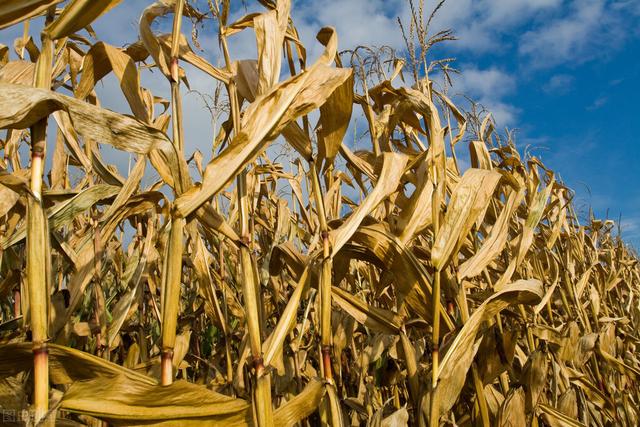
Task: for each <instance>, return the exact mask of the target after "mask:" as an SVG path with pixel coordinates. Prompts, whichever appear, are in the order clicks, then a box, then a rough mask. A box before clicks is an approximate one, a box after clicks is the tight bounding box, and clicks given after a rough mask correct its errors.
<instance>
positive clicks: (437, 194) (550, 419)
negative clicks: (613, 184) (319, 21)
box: [0, 0, 640, 427]
mask: <svg viewBox="0 0 640 427" xmlns="http://www.w3.org/2000/svg"><path fill="white" fill-rule="evenodd" d="M119 3H120V1H119V0H100V1H97V0H69V1H62V0H5V1H3V2H2V3H1V4H0V28H7V27H10V26H21V27H22V28H23V36H22V37H21V38H18V39H17V40H16V41H15V43H14V46H13V49H10V48H9V47H8V46H4V45H0V129H2V133H0V138H2V139H1V140H0V143H1V145H0V150H1V153H2V154H3V156H2V158H0V243H1V246H0V248H1V249H0V297H1V303H0V304H1V305H0V306H1V316H2V318H1V320H2V323H1V324H0V340H1V345H0V406H1V407H0V410H2V416H3V422H4V423H5V424H7V425H25V424H26V425H68V426H75V425H90V426H107V425H113V426H120V425H127V426H142V425H144V426H148V425H160V426H191V425H194V426H196V425H198V426H199V425H229V426H235V425H238V426H239V425H255V426H260V427H263V426H277V427H281V426H311V425H313V426H315V425H330V426H361V425H362V426H375V427H381V426H405V425H416V426H430V427H435V426H441V425H444V426H449V425H451V426H454V425H458V426H468V425H482V426H485V427H486V426H529V425H532V426H552V427H556V426H582V425H594V426H613V425H628V426H635V425H638V423H639V422H640V421H639V420H638V417H639V414H638V407H639V405H640V387H639V386H638V382H637V381H638V377H639V376H640V360H639V358H638V354H639V353H638V346H639V345H640V338H639V337H640V299H639V298H640V267H639V265H638V257H637V255H636V253H635V252H634V251H633V250H632V249H630V248H629V247H628V246H626V245H625V243H624V242H623V241H622V240H621V239H620V237H619V233H618V234H616V232H615V231H616V227H615V225H614V224H613V222H612V221H608V220H607V221H601V220H596V219H595V218H593V217H591V216H590V217H589V218H588V220H587V221H582V222H583V223H580V221H579V219H578V215H577V213H576V209H575V207H574V204H573V203H572V200H573V192H572V191H571V190H570V189H568V188H567V187H566V186H565V185H564V184H563V183H562V182H561V181H560V179H559V178H557V177H556V174H555V173H554V171H552V170H549V169H548V168H546V167H545V166H544V165H543V163H542V162H541V161H540V160H539V159H538V158H536V157H534V156H530V155H526V156H524V155H522V154H521V153H520V152H519V151H518V150H517V149H516V147H515V143H514V141H513V140H512V138H511V135H510V134H508V133H507V134H506V135H505V134H503V133H501V132H500V131H498V130H497V127H496V124H495V123H494V121H493V119H492V117H491V115H490V114H487V113H485V112H483V111H478V110H476V109H475V108H473V109H472V111H469V112H464V111H463V110H462V109H460V108H458V107H456V105H454V103H453V102H452V100H451V99H450V98H449V97H448V95H447V90H446V89H447V85H446V81H447V79H448V78H449V77H448V73H449V72H450V71H451V68H450V67H449V63H450V60H448V59H445V60H431V58H430V53H429V55H428V52H429V49H430V48H431V47H432V46H433V45H434V44H436V43H440V42H445V41H448V40H450V39H452V38H453V36H452V33H451V32H450V31H440V32H437V33H435V34H433V35H432V34H430V31H429V23H430V22H431V18H432V16H433V15H428V14H425V5H424V4H423V1H420V2H419V4H418V5H414V4H413V2H411V6H412V11H413V17H412V20H411V22H402V23H401V24H400V28H399V31H402V34H403V36H404V39H405V41H406V44H407V52H408V53H407V54H406V55H398V54H396V53H394V52H392V51H391V50H389V49H380V50H375V49H372V48H365V47H358V48H357V49H354V50H350V51H339V50H338V34H336V32H335V31H334V29H333V28H330V27H326V28H318V29H316V30H317V41H316V43H318V46H320V47H321V53H320V55H319V56H318V57H317V58H310V57H307V50H306V48H305V46H304V45H303V44H302V42H301V41H300V37H299V34H298V32H297V30H296V27H295V23H294V22H293V21H292V19H291V10H290V9H291V2H290V0H260V1H259V2H255V3H253V2H250V3H249V4H248V5H246V7H247V8H248V10H247V14H246V15H244V16H243V17H241V18H240V19H238V20H235V21H232V20H231V19H230V16H231V15H232V13H231V11H232V5H231V4H230V1H229V0H209V1H208V2H199V3H198V5H197V7H196V5H195V4H193V5H192V4H189V2H188V1H186V0H160V1H157V2H155V3H152V2H151V1H150V2H149V6H148V7H147V8H146V9H145V10H144V12H143V14H142V16H141V17H140V18H139V34H138V36H139V38H138V39H135V40H131V41H130V42H131V44H129V45H127V46H126V47H117V46H113V45H110V44H108V43H105V42H104V41H100V40H99V39H97V36H96V34H95V32H94V31H93V29H92V27H91V24H92V22H93V21H95V20H97V19H100V17H101V16H102V15H103V14H104V13H107V12H109V13H110V14H118V8H117V6H118V4H119ZM414 6H415V7H414ZM234 7H236V6H235V5H234ZM111 9H113V11H111ZM436 11H437V8H436ZM35 20H39V21H41V22H44V26H43V30H42V31H41V32H40V33H39V34H36V33H35V32H34V31H33V30H32V29H31V27H30V25H29V24H30V22H32V21H35ZM162 20H166V22H167V23H168V24H171V23H172V26H171V27H170V31H169V32H167V33H164V34H160V33H159V32H158V31H157V30H158V23H159V22H161V21H162ZM189 22H199V23H201V24H202V25H205V26H209V27H210V28H214V29H215V31H216V32H217V37H218V38H217V42H218V43H217V46H208V47H207V46H203V47H204V48H216V49H218V50H219V57H218V58H217V60H216V61H217V62H215V63H216V65H213V64H212V63H211V62H210V61H208V60H206V59H205V57H204V56H203V55H200V54H199V53H198V52H199V46H197V45H198V41H197V37H196V36H195V35H193V32H191V33H192V35H191V36H190V35H189V32H190V29H189V28H185V27H186V26H187V25H185V23H189ZM243 31H244V32H251V33H253V34H255V46H256V48H257V59H256V58H250V59H246V58H232V57H231V54H230V49H229V40H231V39H232V38H234V37H237V34H238V33H240V32H243ZM143 69H145V70H148V69H152V70H153V72H155V73H160V75H161V76H164V77H166V87H167V88H168V90H170V94H171V96H170V99H165V98H162V97H160V96H157V95H154V94H153V93H152V92H151V91H150V90H149V89H148V88H146V87H145V82H144V81H143V80H144V79H142V78H141V76H142V75H143V72H142V71H143ZM187 69H189V70H192V69H198V70H200V72H203V73H205V74H206V75H207V76H208V78H209V79H210V87H211V92H212V93H213V92H214V91H216V94H217V96H218V98H219V99H221V100H223V101H224V102H220V103H219V104H218V105H217V106H216V108H217V109H218V110H217V111H216V114H218V116H219V118H220V119H219V123H220V125H219V126H218V128H217V129H216V134H215V135H213V137H212V138H211V144H210V145H211V151H210V152H209V153H205V154H202V153H200V152H199V151H194V149H193V147H189V146H187V145H188V144H185V137H184V114H183V111H182V105H181V104H182V99H183V96H184V94H185V92H186V91H187V90H188V86H187V85H188V76H187V73H186V71H185V70H187ZM109 75H111V76H112V78H115V79H117V81H118V82H119V85H120V86H119V87H120V89H121V90H122V94H123V96H124V98H125V99H126V102H127V104H128V107H129V109H128V110H126V111H120V112H114V111H111V110H108V109H106V108H104V107H102V106H101V102H100V99H99V96H98V94H97V91H96V86H97V85H98V84H99V83H100V82H101V80H102V79H104V78H106V77H107V76H109ZM436 79H440V80H442V81H444V82H445V84H444V85H442V84H436ZM440 80H438V81H440ZM356 116H358V117H362V119H361V120H360V122H359V123H358V127H359V128H360V131H362V130H363V128H364V136H363V137H362V138H360V139H359V140H358V141H357V144H356V145H357V148H356V145H354V142H355V141H354V136H353V135H354V133H353V132H354V131H353V130H352V129H353V126H354V125H353V123H354V120H355V117H356ZM363 123H364V125H363ZM203 138H205V136H203ZM109 146H110V147H109ZM107 149H109V150H113V149H115V150H120V151H122V152H125V153H128V155H129V156H130V158H131V164H130V165H129V167H128V170H127V173H126V174H122V170H121V169H118V168H117V167H114V166H112V165H109V164H107V161H106V160H105V154H104V153H105V150H107ZM283 153H284V154H283ZM467 156H468V157H469V158H470V159H471V160H470V162H471V165H470V167H467V166H466V165H465V164H464V163H465V162H463V161H461V160H460V159H462V158H463V157H464V158H466V157H467ZM207 161H208V163H207ZM149 174H151V175H152V176H153V179H152V180H151V181H152V182H150V183H145V182H146V180H145V179H143V177H145V176H149Z"/></svg>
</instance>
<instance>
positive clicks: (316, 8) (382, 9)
mask: <svg viewBox="0 0 640 427" xmlns="http://www.w3.org/2000/svg"><path fill="white" fill-rule="evenodd" d="M407 11H408V7H407V2H406V1H405V0H388V1H384V0H344V1H335V2H330V1H324V2H318V1H315V2H307V1H295V2H294V3H293V5H292V18H293V21H294V23H295V25H296V28H297V29H298V32H299V33H300V38H301V40H302V42H303V43H304V45H305V46H306V47H307V49H309V51H310V53H311V58H315V56H316V55H318V54H319V52H321V50H322V46H321V45H320V44H319V43H318V42H317V41H316V39H315V36H316V34H317V32H318V30H320V28H322V27H324V26H332V27H334V28H335V29H336V30H337V33H338V48H339V50H345V49H353V48H355V47H357V46H358V45H368V46H382V45H388V46H391V47H393V48H395V49H402V48H404V41H403V39H402V34H401V33H400V29H399V27H398V22H397V17H398V16H400V17H402V18H403V19H404V18H406V17H407V16H408V12H407Z"/></svg>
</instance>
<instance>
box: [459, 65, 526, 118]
mask: <svg viewBox="0 0 640 427" xmlns="http://www.w3.org/2000/svg"><path fill="white" fill-rule="evenodd" d="M516 87H517V85H516V79H515V78H514V77H513V76H512V75H511V74H509V73H507V72H505V71H503V70H500V69H498V68H496V67H491V68H487V69H479V68H477V67H475V66H473V65H463V66H462V67H461V74H459V75H456V76H454V78H453V92H454V93H456V94H459V95H466V96H469V97H471V98H472V99H473V100H475V101H476V102H479V103H480V104H482V105H483V106H484V107H486V108H487V109H488V110H489V111H490V112H491V113H492V114H493V117H494V119H495V120H496V123H497V124H498V125H499V126H507V125H513V124H514V123H515V121H516V118H517V115H518V111H519V110H518V109H517V108H516V107H514V106H513V105H511V104H509V103H508V102H506V101H505V97H507V96H509V95H511V94H513V93H514V92H515V90H516Z"/></svg>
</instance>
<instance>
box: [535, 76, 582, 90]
mask: <svg viewBox="0 0 640 427" xmlns="http://www.w3.org/2000/svg"><path fill="white" fill-rule="evenodd" d="M573 81H574V78H573V76H572V75H569V74H555V75H553V76H551V78H550V79H549V81H547V83H545V84H544V85H542V90H543V91H545V92H546V93H548V94H555V95H563V94H565V93H568V92H569V91H571V89H572V85H573Z"/></svg>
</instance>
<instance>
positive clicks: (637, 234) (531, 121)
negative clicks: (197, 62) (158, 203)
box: [0, 0, 640, 248]
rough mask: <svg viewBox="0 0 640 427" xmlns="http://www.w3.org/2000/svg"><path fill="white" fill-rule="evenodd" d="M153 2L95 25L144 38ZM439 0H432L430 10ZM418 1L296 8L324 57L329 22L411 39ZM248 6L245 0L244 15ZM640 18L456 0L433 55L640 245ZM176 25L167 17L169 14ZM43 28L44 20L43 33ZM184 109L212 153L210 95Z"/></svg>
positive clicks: (244, 44) (346, 42) (352, 33)
mask: <svg viewBox="0 0 640 427" xmlns="http://www.w3.org/2000/svg"><path fill="white" fill-rule="evenodd" d="M414 1H415V3H416V4H417V3H418V1H419V0H414ZM150 3H151V2H150V1H146V0H125V1H123V2H122V4H121V5H120V6H118V7H117V8H116V9H114V10H113V11H111V12H110V13H108V14H107V15H105V16H104V17H103V18H101V19H100V20H99V21H98V22H97V23H96V25H95V26H94V27H95V30H96V32H97V33H98V35H99V37H100V38H101V39H104V40H106V41H108V42H110V43H112V44H115V45H123V44H124V43H130V42H132V41H134V40H135V39H136V38H137V20H138V17H139V16H140V12H141V11H142V9H143V8H144V7H145V6H146V5H148V4H150ZM200 3H204V4H206V2H202V1H200V2H199V4H200ZM236 3H237V4H238V3H240V2H239V1H237V2H236ZM246 3H247V4H248V6H249V10H250V11H256V10H260V8H261V6H259V5H257V4H255V3H257V2H255V3H254V2H253V1H252V0H246ZM435 3H436V2H435V1H433V0H431V1H426V4H427V9H428V10H431V9H432V8H433V7H434V6H435ZM409 12H410V9H409V6H408V2H407V1H405V0H386V1H385V0H341V1H338V0H325V1H309V0H297V1H296V0H293V11H292V16H293V19H294V23H295V24H296V26H297V28H298V31H299V33H300V37H301V39H302V40H303V42H304V43H305V45H306V46H307V47H308V49H309V56H310V58H311V60H313V58H315V57H316V56H317V54H318V53H319V52H320V50H321V46H319V45H318V43H317V42H316V41H315V34H316V32H317V30H318V29H319V28H320V27H322V26H325V25H332V26H334V27H336V29H337V30H338V34H339V40H340V41H339V44H340V49H348V48H352V47H355V46H357V45H359V44H365V45H376V46H380V45H389V46H391V47H393V48H395V49H398V50H402V49H404V42H403V39H402V36H401V34H400V31H399V29H398V25H397V17H400V18H401V19H402V20H403V21H404V22H405V23H408V19H409ZM242 13H243V8H242V7H241V6H240V7H237V8H236V10H235V13H234V15H237V16H240V15H241V14H242ZM639 23H640V1H638V0H448V1H447V2H446V3H445V4H444V6H443V7H442V8H441V9H440V11H439V13H438V15H437V17H436V19H435V20H434V22H433V25H432V29H433V30H439V29H445V28H451V29H453V30H454V32H455V34H456V35H457V37H458V38H459V40H458V41H455V42H450V43H447V44H446V45H445V46H442V47H440V48H438V49H436V50H435V51H434V52H433V56H432V58H431V59H436V58H437V57H448V56H453V57H455V58H456V63H455V65H454V66H455V67H456V68H458V69H459V70H460V71H461V74H460V76H458V77H457V78H456V79H455V84H454V88H453V92H454V93H457V94H465V95H469V96H471V97H472V98H474V99H475V100H477V101H479V102H481V103H482V104H483V105H484V106H485V107H487V108H488V109H489V110H491V111H492V112H493V114H494V117H495V118H496V121H497V123H498V126H499V127H500V128H505V127H508V128H510V129H517V132H516V141H517V144H518V146H519V148H520V150H521V151H523V150H525V149H527V150H528V151H529V152H531V153H533V154H535V155H536V156H538V157H540V158H541V159H542V160H543V161H544V162H545V163H546V164H547V165H548V166H549V167H551V168H552V169H554V170H555V171H556V172H557V173H559V175H560V176H561V178H562V179H563V180H564V181H565V183H566V184H568V186H569V187H571V188H572V189H574V190H575V191H576V199H575V202H576V207H577V209H578V212H579V214H581V219H584V218H586V215H587V213H588V209H589V206H591V207H593V209H594V211H595V214H596V216H599V217H605V216H606V215H607V212H608V217H609V218H611V219H615V220H617V219H618V217H619V216H620V215H621V216H622V229H623V231H622V234H623V237H625V238H626V240H627V241H629V242H631V243H632V244H633V245H634V246H636V248H640V185H638V183H639V182H640V180H638V179H637V176H638V175H639V174H640V148H639V147H640V136H638V135H639V134H638V132H637V131H636V129H635V127H636V126H634V125H637V124H638V122H639V121H638V117H639V116H640V103H638V101H637V99H638V98H639V97H640V61H638V58H640V25H638V24H639ZM169 24H170V21H169V20H165V21H164V22H161V24H160V25H162V26H165V25H166V26H167V27H168V26H169ZM38 27H39V25H38V23H37V22H36V23H34V26H33V29H34V31H33V32H32V34H33V35H34V36H35V35H36V31H37V29H38ZM187 28H188V27H187ZM163 29H164V28H163ZM21 31H22V29H21V27H19V26H18V27H15V28H12V29H8V30H3V31H0V43H4V44H7V45H12V43H13V39H14V38H16V37H18V36H19V35H20V34H21ZM245 33H246V34H243V35H241V36H239V37H234V39H232V44H231V48H232V56H233V57H234V58H247V57H255V42H254V40H253V36H252V34H251V33H250V32H249V31H246V32H245ZM199 39H200V43H201V45H202V47H203V49H205V52H200V53H201V54H203V55H204V56H206V57H207V58H208V59H209V60H210V61H212V62H213V63H214V64H215V63H218V62H219V60H218V49H217V42H216V39H215V37H214V35H213V33H212V32H210V31H207V30H206V29H205V30H201V33H200V37H199ZM187 71H188V73H189V79H190V82H191V84H192V88H194V89H197V90H199V91H201V92H204V93H212V91H213V89H212V86H211V80H210V78H208V77H207V76H204V75H203V74H202V73H198V72H193V71H191V70H187ZM145 79H146V80H145ZM143 82H144V84H146V86H147V87H149V88H150V89H152V90H153V92H154V93H156V94H160V95H164V96H167V97H168V94H169V93H168V85H167V84H166V80H163V78H162V77H161V76H160V75H159V73H157V72H156V73H148V72H146V74H144V75H143ZM102 85H103V86H102V87H101V89H100V90H99V95H101V96H102V102H103V103H104V105H105V106H107V107H109V108H113V109H115V110H119V111H126V110H127V107H126V103H125V101H124V98H123V97H122V95H121V93H119V89H118V88H117V84H116V83H115V82H114V81H112V80H109V79H105V81H104V82H103V84H102ZM184 108H185V113H186V114H185V116H186V123H185V128H186V139H187V151H189V149H190V148H191V149H192V150H193V149H196V148H199V149H200V150H201V151H202V152H203V153H207V152H208V151H209V150H210V148H209V147H210V144H211V136H212V135H213V128H214V127H215V124H213V123H211V120H210V117H209V114H208V112H207V111H206V110H205V109H204V108H203V102H202V99H201V98H200V97H199V95H197V94H195V93H191V94H186V95H185V100H184ZM460 151H461V152H465V151H466V148H465V147H461V149H460ZM113 156H114V159H115V160H114V161H116V162H119V163H120V164H126V163H127V162H125V159H128V156H124V155H120V154H116V153H114V154H113ZM118 156H120V157H118ZM119 160H121V162H120V161H119Z"/></svg>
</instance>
